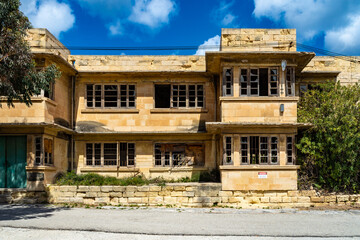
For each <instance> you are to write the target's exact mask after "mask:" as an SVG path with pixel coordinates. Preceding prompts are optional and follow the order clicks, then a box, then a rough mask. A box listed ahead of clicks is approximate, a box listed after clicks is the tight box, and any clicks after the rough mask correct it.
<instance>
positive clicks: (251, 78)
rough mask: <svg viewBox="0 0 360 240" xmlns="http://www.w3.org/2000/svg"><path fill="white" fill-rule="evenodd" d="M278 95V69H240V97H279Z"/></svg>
mask: <svg viewBox="0 0 360 240" xmlns="http://www.w3.org/2000/svg"><path fill="white" fill-rule="evenodd" d="M278 94H279V71H278V68H277V67H272V68H241V69H240V96H278Z"/></svg>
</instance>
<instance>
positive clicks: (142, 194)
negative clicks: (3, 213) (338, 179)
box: [48, 183, 360, 208]
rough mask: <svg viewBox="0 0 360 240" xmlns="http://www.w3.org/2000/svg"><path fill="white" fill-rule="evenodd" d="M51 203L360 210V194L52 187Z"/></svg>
mask: <svg viewBox="0 0 360 240" xmlns="http://www.w3.org/2000/svg"><path fill="white" fill-rule="evenodd" d="M48 194H49V202H50V203H77V204H85V205H115V206H117V205H122V206H135V205H136V206H171V207H214V206H220V207H221V206H223V207H235V208H303V207H305V208H306V207H324V206H346V205H348V206H352V207H360V194H358V195H328V196H322V195H320V194H319V193H317V192H316V191H315V190H310V191H222V190H221V184H220V183H185V184H184V183H176V184H166V186H156V185H150V186H49V187H48Z"/></svg>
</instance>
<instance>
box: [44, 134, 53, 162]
mask: <svg viewBox="0 0 360 240" xmlns="http://www.w3.org/2000/svg"><path fill="white" fill-rule="evenodd" d="M44 163H45V164H53V140H52V139H48V138H44Z"/></svg>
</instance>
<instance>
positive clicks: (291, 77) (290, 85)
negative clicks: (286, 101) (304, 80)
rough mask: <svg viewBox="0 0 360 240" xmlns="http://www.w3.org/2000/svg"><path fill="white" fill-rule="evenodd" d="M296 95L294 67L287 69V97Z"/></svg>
mask: <svg viewBox="0 0 360 240" xmlns="http://www.w3.org/2000/svg"><path fill="white" fill-rule="evenodd" d="M294 94H295V71H294V68H293V67H287V68H286V96H294Z"/></svg>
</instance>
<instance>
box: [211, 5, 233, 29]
mask: <svg viewBox="0 0 360 240" xmlns="http://www.w3.org/2000/svg"><path fill="white" fill-rule="evenodd" d="M234 3H235V2H234V1H231V2H227V1H221V2H220V5H218V6H217V7H216V8H215V9H214V10H213V11H212V12H211V16H213V19H214V21H215V22H216V23H218V24H221V26H223V27H229V26H232V27H236V26H237V24H236V20H237V16H235V15H234V14H233V13H232V11H231V9H232V7H233V5H234Z"/></svg>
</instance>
